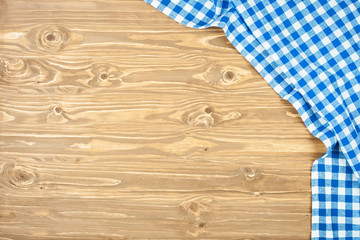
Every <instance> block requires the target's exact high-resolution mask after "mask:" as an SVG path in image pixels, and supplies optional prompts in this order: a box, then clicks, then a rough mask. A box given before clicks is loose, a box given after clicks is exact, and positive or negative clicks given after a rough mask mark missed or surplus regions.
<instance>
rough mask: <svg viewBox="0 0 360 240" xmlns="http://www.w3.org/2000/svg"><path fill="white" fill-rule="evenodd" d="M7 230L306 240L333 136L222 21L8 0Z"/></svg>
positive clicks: (0, 128) (102, 2)
mask: <svg viewBox="0 0 360 240" xmlns="http://www.w3.org/2000/svg"><path fill="white" fill-rule="evenodd" d="M0 24H1V28H0V29H1V30H0V91H1V93H2V94H1V97H0V240H5V239H6V240H8V239H14V240H18V239H21V240H28V239H29V240H32V239H36V240H38V239H44V240H45V239H87V240H93V239H254V240H255V239H309V238H310V223H311V222H310V220H311V189H310V172H311V167H312V163H313V161H314V160H316V159H317V158H319V157H320V156H322V154H323V153H324V152H325V147H324V145H323V144H322V143H321V142H320V141H319V140H318V139H315V138H314V137H313V136H311V135H310V133H309V132H308V131H307V129H306V128H305V126H304V124H303V123H302V120H301V119H300V117H299V115H298V114H297V113H296V110H295V109H294V108H293V107H292V106H291V105H290V104H289V103H288V102H286V101H284V100H282V99H281V98H280V97H279V96H277V94H276V93H275V92H274V91H273V90H272V89H271V88H270V86H269V85H268V84H267V83H266V82H265V80H264V79H262V77H261V76H260V75H259V74H258V73H257V72H256V71H255V69H254V68H252V66H251V65H250V64H249V63H248V62H247V61H246V60H245V59H244V58H243V57H242V56H241V55H240V54H239V53H238V52H237V51H236V50H235V49H234V47H233V46H232V45H231V44H230V43H229V41H228V40H227V39H226V37H225V36H224V33H223V31H222V30H221V29H218V28H209V29H205V30H195V29H191V28H188V27H185V26H181V25H180V24H177V23H176V22H174V21H173V20H170V19H169V18H168V17H166V16H165V15H163V14H162V13H160V12H158V11H157V10H155V9H154V8H153V7H151V6H149V5H147V4H146V3H144V2H142V1H141V0H136V1H135V0H133V1H123V0H121V1H115V0H96V1H95V0H94V1H90V0H78V1H76V2H74V1H70V0H63V1H58V2H56V1H52V0H32V1H25V0H1V1H0Z"/></svg>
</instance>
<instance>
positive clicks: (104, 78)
mask: <svg viewBox="0 0 360 240" xmlns="http://www.w3.org/2000/svg"><path fill="white" fill-rule="evenodd" d="M91 73H92V75H93V78H92V79H91V80H90V81H89V83H88V84H89V85H90V86H92V87H96V86H100V87H108V86H120V85H121V84H122V75H123V72H122V71H121V70H120V69H119V68H118V67H116V66H113V65H107V64H101V65H94V66H93V68H92V69H91Z"/></svg>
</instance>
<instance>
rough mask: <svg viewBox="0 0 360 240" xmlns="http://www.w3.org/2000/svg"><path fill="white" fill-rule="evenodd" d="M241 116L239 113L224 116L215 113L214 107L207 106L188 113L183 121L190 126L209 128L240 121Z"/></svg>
mask: <svg viewBox="0 0 360 240" xmlns="http://www.w3.org/2000/svg"><path fill="white" fill-rule="evenodd" d="M240 116H241V114H240V113H239V112H229V113H227V114H222V113H219V112H215V111H214V109H213V108H212V107H209V106H206V107H204V108H198V109H195V110H193V111H192V112H186V113H185V114H184V116H183V120H184V121H185V122H186V123H187V124H188V125H189V126H196V127H204V128H207V127H213V126H215V125H217V124H219V123H222V122H225V121H229V120H235V119H238V118H240Z"/></svg>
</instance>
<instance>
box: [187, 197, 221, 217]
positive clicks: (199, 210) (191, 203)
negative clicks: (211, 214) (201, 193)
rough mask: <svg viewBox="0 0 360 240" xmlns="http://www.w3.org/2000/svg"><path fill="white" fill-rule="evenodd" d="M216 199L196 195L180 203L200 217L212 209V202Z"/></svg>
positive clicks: (193, 214)
mask: <svg viewBox="0 0 360 240" xmlns="http://www.w3.org/2000/svg"><path fill="white" fill-rule="evenodd" d="M213 201H214V200H213V199H212V198H210V197H196V198H194V199H190V200H188V201H184V202H182V203H181V204H180V207H181V208H182V209H183V210H184V211H185V212H186V213H187V214H189V215H191V216H192V217H195V218H196V219H199V217H200V215H201V214H203V213H205V212H208V211H210V204H211V203H212V202H213Z"/></svg>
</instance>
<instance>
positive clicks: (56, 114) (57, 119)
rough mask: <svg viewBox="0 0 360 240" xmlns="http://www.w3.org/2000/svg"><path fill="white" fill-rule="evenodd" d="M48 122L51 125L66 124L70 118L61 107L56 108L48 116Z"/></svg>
mask: <svg viewBox="0 0 360 240" xmlns="http://www.w3.org/2000/svg"><path fill="white" fill-rule="evenodd" d="M46 120H47V122H49V123H65V122H67V121H68V117H67V116H66V114H65V112H64V110H63V109H62V108H61V107H59V106H54V107H53V108H52V110H51V111H50V113H49V114H48V115H47V117H46Z"/></svg>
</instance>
